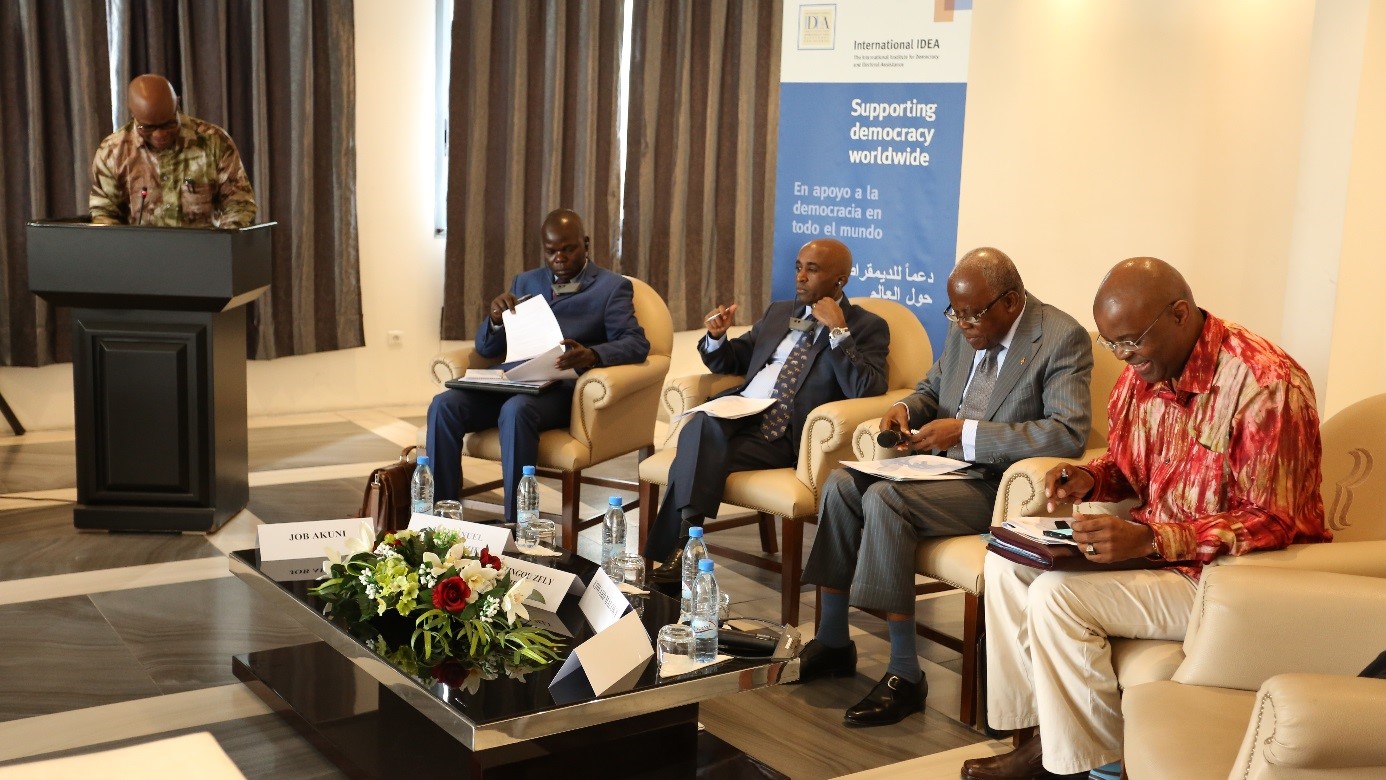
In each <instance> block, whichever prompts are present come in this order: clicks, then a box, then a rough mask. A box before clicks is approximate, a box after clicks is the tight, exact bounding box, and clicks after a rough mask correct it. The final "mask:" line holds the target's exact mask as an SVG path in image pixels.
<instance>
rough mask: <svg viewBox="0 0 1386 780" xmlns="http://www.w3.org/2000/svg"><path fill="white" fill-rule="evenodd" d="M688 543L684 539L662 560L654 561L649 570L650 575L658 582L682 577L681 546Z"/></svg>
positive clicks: (678, 579)
mask: <svg viewBox="0 0 1386 780" xmlns="http://www.w3.org/2000/svg"><path fill="white" fill-rule="evenodd" d="M687 544H688V540H687V539H685V540H684V543H683V544H680V545H679V546H678V547H675V548H674V551H673V552H671V553H669V554H668V555H667V556H665V558H664V560H662V561H655V564H654V567H653V568H652V569H651V570H650V576H652V577H654V579H655V580H657V581H659V582H679V581H681V580H682V579H683V548H684V546H685V545H687Z"/></svg>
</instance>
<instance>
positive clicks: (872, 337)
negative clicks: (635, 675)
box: [645, 238, 890, 578]
mask: <svg viewBox="0 0 1386 780" xmlns="http://www.w3.org/2000/svg"><path fill="white" fill-rule="evenodd" d="M851 272H852V252H851V250H849V249H848V248H847V246H846V245H845V244H843V243H842V242H841V241H836V240H834V239H831V238H824V239H818V240H816V241H810V242H808V243H807V244H804V246H803V248H802V249H800V250H799V257H798V259H797V260H796V261H795V263H794V287H795V293H796V298H795V300H792V301H776V302H774V303H772V304H770V308H768V309H766V310H765V315H764V316H762V317H761V318H760V321H759V322H757V323H756V324H755V325H754V326H752V328H751V330H750V332H748V333H745V334H743V335H741V336H738V337H736V338H734V339H730V340H728V339H726V338H725V336H726V332H727V328H729V327H731V323H732V315H733V314H735V313H736V304H732V305H731V306H727V307H722V306H718V307H717V308H716V309H715V310H713V311H711V312H709V313H708V317H707V336H706V337H704V338H703V339H702V340H701V341H699V342H698V353H699V354H701V355H702V357H703V363H704V364H705V365H706V366H707V367H708V368H709V369H711V370H712V371H715V372H716V373H719V374H739V375H741V376H744V377H745V378H746V381H745V382H743V383H742V384H741V386H740V387H738V388H737V389H735V390H732V391H730V392H729V393H727V395H732V394H740V395H743V396H745V397H747V398H774V399H776V400H775V403H774V404H772V405H771V406H770V408H768V409H766V410H765V411H764V412H761V413H760V414H756V415H752V416H750V417H742V418H740V419H736V420H723V419H720V418H716V417H709V416H708V415H706V414H703V413H702V412H699V413H697V414H694V415H693V416H692V417H691V418H690V419H689V420H688V423H687V424H686V425H685V426H684V427H683V430H682V431H680V432H679V443H678V454H677V455H676V456H675V457H674V463H673V465H672V466H671V467H670V469H669V489H668V491H667V493H666V495H665V498H664V503H663V505H661V506H660V508H659V514H658V515H657V516H656V517H655V521H654V523H653V524H651V527H650V538H649V539H648V540H647V541H646V543H645V555H646V557H648V558H651V559H654V560H663V561H664V563H663V565H662V566H660V567H659V568H658V569H657V571H656V574H658V575H660V576H661V577H662V578H663V577H674V576H677V574H678V571H679V569H680V566H681V555H680V554H681V553H682V551H683V546H684V544H686V543H687V538H688V529H689V527H691V526H693V525H701V524H702V522H703V519H704V518H707V517H714V518H715V517H716V516H717V508H718V506H720V505H721V503H722V490H723V487H724V483H725V482H726V481H727V475H728V474H730V473H731V472H734V471H746V470H750V469H772V468H783V467H785V466H793V465H794V464H795V462H797V460H798V458H799V438H800V433H801V432H802V430H803V426H804V420H805V418H807V417H808V413H809V412H810V411H812V410H813V408H814V407H816V406H819V405H821V404H825V403H828V402H830V401H840V400H842V399H844V398H857V397H861V396H871V395H880V394H881V393H884V392H885V390H886V372H885V365H886V352H887V351H888V349H889V347H890V330H889V329H888V328H887V327H886V323H885V320H883V319H881V318H880V317H877V316H876V315H875V314H872V313H871V312H869V311H866V310H865V309H861V308H858V307H856V306H853V305H852V304H851V302H850V301H848V300H847V297H846V296H845V295H843V294H842V287H843V285H845V284H846V283H847V279H848V277H849V276H850V274H851Z"/></svg>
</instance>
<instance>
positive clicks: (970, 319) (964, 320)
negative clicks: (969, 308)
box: [943, 290, 1015, 325]
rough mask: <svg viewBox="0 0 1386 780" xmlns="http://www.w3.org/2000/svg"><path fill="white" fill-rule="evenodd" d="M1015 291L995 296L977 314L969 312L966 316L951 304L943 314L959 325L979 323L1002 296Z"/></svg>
mask: <svg viewBox="0 0 1386 780" xmlns="http://www.w3.org/2000/svg"><path fill="white" fill-rule="evenodd" d="M1013 292H1015V290H1007V291H1005V292H1003V293H1001V294H1000V295H998V296H996V297H995V298H993V299H992V300H991V303H988V304H987V305H986V306H983V307H982V310H981V311H979V312H977V313H976V314H969V315H968V316H966V317H964V316H962V315H961V314H958V313H957V312H956V311H954V310H953V305H952V304H949V305H948V308H946V309H944V310H943V316H945V317H947V318H948V321H949V322H953V323H956V324H958V325H977V324H978V323H980V322H981V321H982V318H983V317H985V316H987V312H989V311H991V307H993V306H995V305H996V304H997V303H1000V301H1001V299H1002V298H1005V297H1006V296H1007V295H1010V294H1011V293H1013Z"/></svg>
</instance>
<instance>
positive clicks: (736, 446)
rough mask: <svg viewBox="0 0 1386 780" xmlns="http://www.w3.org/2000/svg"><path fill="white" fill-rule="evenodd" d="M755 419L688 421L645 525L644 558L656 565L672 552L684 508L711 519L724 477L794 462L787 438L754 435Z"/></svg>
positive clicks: (718, 503)
mask: <svg viewBox="0 0 1386 780" xmlns="http://www.w3.org/2000/svg"><path fill="white" fill-rule="evenodd" d="M760 419H761V415H758V414H756V415H752V416H750V417H742V418H740V419H737V420H723V419H720V418H717V417H709V416H707V415H705V414H703V413H702V412H698V413H697V414H695V415H693V416H692V417H691V418H690V419H689V420H688V423H687V424H686V425H684V427H683V430H682V431H680V432H679V443H678V453H677V454H676V455H675V456H674V463H673V465H672V466H670V467H669V487H668V488H667V490H666V492H665V495H664V503H662V504H660V507H659V513H658V514H657V515H655V519H654V523H652V524H651V526H650V538H649V539H647V540H645V557H646V558H651V559H655V560H659V559H662V558H664V557H666V556H668V555H669V553H671V552H673V551H674V548H675V547H676V546H677V545H678V542H679V525H680V521H681V520H682V519H683V510H684V509H685V508H692V510H693V511H694V512H697V513H698V514H699V515H701V516H703V517H717V509H718V507H720V506H721V505H722V493H723V490H724V489H725V488H726V482H727V475H728V474H731V473H732V472H735V471H750V470H753V469H777V468H784V467H786V466H793V465H794V464H795V463H796V462H798V457H799V453H798V452H797V449H798V448H797V447H796V446H795V445H796V444H797V442H796V441H794V438H793V435H792V434H791V433H787V434H785V435H784V436H781V437H780V438H778V439H776V440H775V441H766V440H765V438H764V437H762V436H761V435H760Z"/></svg>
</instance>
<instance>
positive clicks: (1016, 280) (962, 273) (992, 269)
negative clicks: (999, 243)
mask: <svg viewBox="0 0 1386 780" xmlns="http://www.w3.org/2000/svg"><path fill="white" fill-rule="evenodd" d="M973 276H975V277H977V278H979V279H980V280H981V281H982V282H983V283H984V284H985V285H986V286H987V287H988V288H989V290H988V291H989V292H991V293H992V295H1000V294H1001V293H1003V292H1005V291H1007V290H1015V291H1016V292H1018V293H1021V295H1022V297H1023V296H1024V293H1025V282H1024V281H1022V280H1021V278H1020V271H1018V270H1016V267H1015V263H1013V262H1011V258H1010V256H1008V255H1007V254H1006V253H1005V252H1002V251H1001V250H1000V249H997V248H995V247H990V246H983V247H978V248H976V249H974V250H972V251H971V252H968V253H967V254H965V255H963V256H962V259H961V260H959V261H958V264H957V265H956V266H954V267H953V273H951V274H949V276H948V280H949V281H950V282H951V281H952V280H953V279H955V278H961V277H973Z"/></svg>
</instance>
